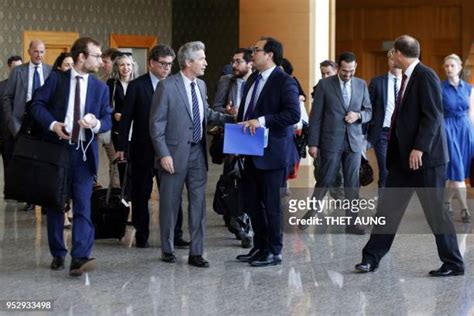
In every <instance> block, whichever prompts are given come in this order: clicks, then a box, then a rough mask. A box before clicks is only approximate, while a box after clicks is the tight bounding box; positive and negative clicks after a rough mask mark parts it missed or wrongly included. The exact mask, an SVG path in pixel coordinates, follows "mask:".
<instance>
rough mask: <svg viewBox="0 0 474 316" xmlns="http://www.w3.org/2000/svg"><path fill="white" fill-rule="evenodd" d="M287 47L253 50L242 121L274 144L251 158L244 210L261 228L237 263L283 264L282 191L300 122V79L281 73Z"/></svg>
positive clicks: (263, 44)
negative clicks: (259, 155)
mask: <svg viewBox="0 0 474 316" xmlns="http://www.w3.org/2000/svg"><path fill="white" fill-rule="evenodd" d="M282 59H283V46H282V44H281V43H280V42H278V41H277V40H275V39H274V38H271V37H263V38H262V39H260V40H259V41H258V42H257V43H256V45H255V47H254V48H253V55H252V61H253V66H254V68H255V69H256V70H257V71H256V72H255V73H254V74H252V75H251V76H250V77H249V79H248V81H247V84H246V85H245V89H244V94H243V97H242V101H241V104H240V107H239V113H238V117H237V118H238V120H239V121H240V122H242V123H241V124H243V129H244V132H248V131H247V130H249V131H250V133H252V134H253V133H255V129H256V128H258V127H264V128H265V129H266V132H265V133H266V135H268V146H267V147H266V148H265V151H264V155H263V156H261V157H256V156H247V157H246V158H245V164H244V176H243V184H242V187H243V190H244V196H245V197H247V198H246V200H245V201H244V209H245V211H246V212H249V213H250V217H251V220H252V225H253V228H254V230H255V236H254V247H253V248H252V250H251V251H250V252H249V253H248V254H245V255H240V256H237V260H239V261H242V262H249V263H250V265H251V266H268V265H277V264H281V261H282V256H281V250H282V247H283V234H282V229H281V207H280V189H281V188H282V187H284V185H285V180H286V177H287V171H288V167H289V165H290V164H291V163H292V161H291V157H293V155H294V152H295V151H296V146H295V142H294V139H293V125H294V124H296V123H297V122H298V121H299V119H300V107H299V100H298V87H297V85H296V81H295V80H294V79H293V78H292V77H291V76H289V75H287V74H286V73H285V72H284V71H283V70H281V69H280V67H277V66H280V64H281V61H282Z"/></svg>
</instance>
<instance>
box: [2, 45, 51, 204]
mask: <svg viewBox="0 0 474 316" xmlns="http://www.w3.org/2000/svg"><path fill="white" fill-rule="evenodd" d="M45 51H46V49H45V46H44V43H43V42H42V41H40V40H33V41H31V42H30V45H29V48H28V54H29V55H30V62H29V63H26V64H23V65H20V66H18V67H16V68H15V69H13V71H12V72H11V73H10V76H9V77H8V83H7V86H6V88H5V92H4V95H3V112H4V115H5V122H6V124H7V127H8V131H9V136H8V137H7V139H6V152H5V155H6V157H7V159H6V160H7V166H8V162H9V161H10V159H11V155H12V153H13V145H14V139H15V137H16V135H17V134H18V132H19V131H20V127H21V123H22V122H23V114H24V113H25V105H26V103H27V102H28V101H30V100H31V99H32V98H33V95H34V93H35V91H36V90H37V89H38V88H39V87H41V86H42V85H43V84H44V82H45V80H46V78H48V76H49V73H50V72H51V66H49V65H46V64H43V58H44V54H45ZM34 209H35V206H34V205H32V204H28V205H27V206H26V208H25V211H33V210H34Z"/></svg>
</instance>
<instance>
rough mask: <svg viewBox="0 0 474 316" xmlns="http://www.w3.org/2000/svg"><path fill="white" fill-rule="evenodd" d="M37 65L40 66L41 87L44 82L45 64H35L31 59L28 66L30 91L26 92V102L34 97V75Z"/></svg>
mask: <svg viewBox="0 0 474 316" xmlns="http://www.w3.org/2000/svg"><path fill="white" fill-rule="evenodd" d="M35 67H38V73H39V78H40V87H41V86H42V85H43V84H44V76H43V64H39V65H35V64H33V63H32V62H31V61H30V62H29V66H28V91H27V93H26V102H28V101H30V100H31V98H32V97H33V75H34V73H35Z"/></svg>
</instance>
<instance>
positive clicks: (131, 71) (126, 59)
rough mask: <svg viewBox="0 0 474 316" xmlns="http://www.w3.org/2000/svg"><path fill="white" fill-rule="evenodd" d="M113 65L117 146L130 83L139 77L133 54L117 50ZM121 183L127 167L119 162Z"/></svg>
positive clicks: (112, 100) (109, 83) (112, 97)
mask: <svg viewBox="0 0 474 316" xmlns="http://www.w3.org/2000/svg"><path fill="white" fill-rule="evenodd" d="M112 57H113V60H114V62H113V66H112V74H111V78H110V79H109V80H107V86H108V87H109V92H110V105H111V106H112V107H113V110H114V112H113V114H112V143H113V145H114V148H117V143H118V136H119V130H120V120H121V117H122V110H123V107H124V104H125V95H126V93H127V87H128V83H129V82H130V81H132V80H133V79H135V78H136V77H137V71H136V68H137V67H136V65H135V62H134V60H133V57H132V54H131V53H127V52H125V53H124V52H120V51H119V52H117V53H115V54H114V55H113V56H112ZM119 171H120V183H121V185H123V183H122V181H123V179H124V174H125V168H124V167H123V165H121V164H119Z"/></svg>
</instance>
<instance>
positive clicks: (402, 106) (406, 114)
mask: <svg viewBox="0 0 474 316" xmlns="http://www.w3.org/2000/svg"><path fill="white" fill-rule="evenodd" d="M394 49H395V53H394V55H393V58H394V66H395V67H398V68H401V69H402V71H403V79H402V85H401V87H400V92H399V95H398V99H397V102H396V106H395V110H394V113H393V115H392V117H393V118H392V125H391V130H390V141H389V144H388V152H387V168H388V176H387V183H386V191H385V192H384V194H383V195H382V197H381V198H380V200H379V205H378V208H377V213H376V217H385V219H386V226H374V228H373V230H372V235H371V236H370V240H369V241H368V242H367V244H366V245H365V247H364V249H363V250H362V262H361V263H359V264H357V265H356V266H355V269H356V270H357V271H359V272H372V271H375V270H376V269H377V268H378V266H379V262H380V260H381V259H382V257H383V256H384V255H385V254H386V253H387V252H388V251H389V250H390V247H391V245H392V243H393V240H394V238H395V234H396V231H397V229H398V226H399V224H400V221H401V220H402V217H403V214H404V213H405V210H406V208H407V206H408V203H409V202H410V199H411V197H412V195H413V193H414V192H415V191H416V192H417V194H418V197H419V199H420V202H421V206H422V208H423V211H424V213H425V216H426V219H427V220H428V224H429V226H430V228H431V230H432V231H433V234H434V235H435V239H436V245H437V247H438V255H439V258H440V259H441V261H442V262H443V265H442V266H441V268H439V269H438V270H433V271H430V273H429V274H430V275H431V276H435V277H439V276H452V275H462V274H464V263H463V259H462V256H461V253H460V252H459V248H458V243H457V239H456V232H455V229H454V226H453V223H452V221H451V218H450V217H449V215H448V213H447V212H445V211H443V193H444V190H443V188H444V186H445V179H446V163H447V162H448V160H449V159H448V152H447V145H446V135H445V131H444V120H443V107H442V102H441V88H440V82H439V78H438V76H437V75H436V74H435V72H434V71H433V70H432V69H430V68H428V67H426V66H425V65H423V64H422V63H421V62H420V61H419V59H418V58H419V56H420V44H419V43H418V41H417V40H416V39H415V38H413V37H410V36H408V35H403V36H400V37H399V38H397V39H396V40H395V43H394Z"/></svg>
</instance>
